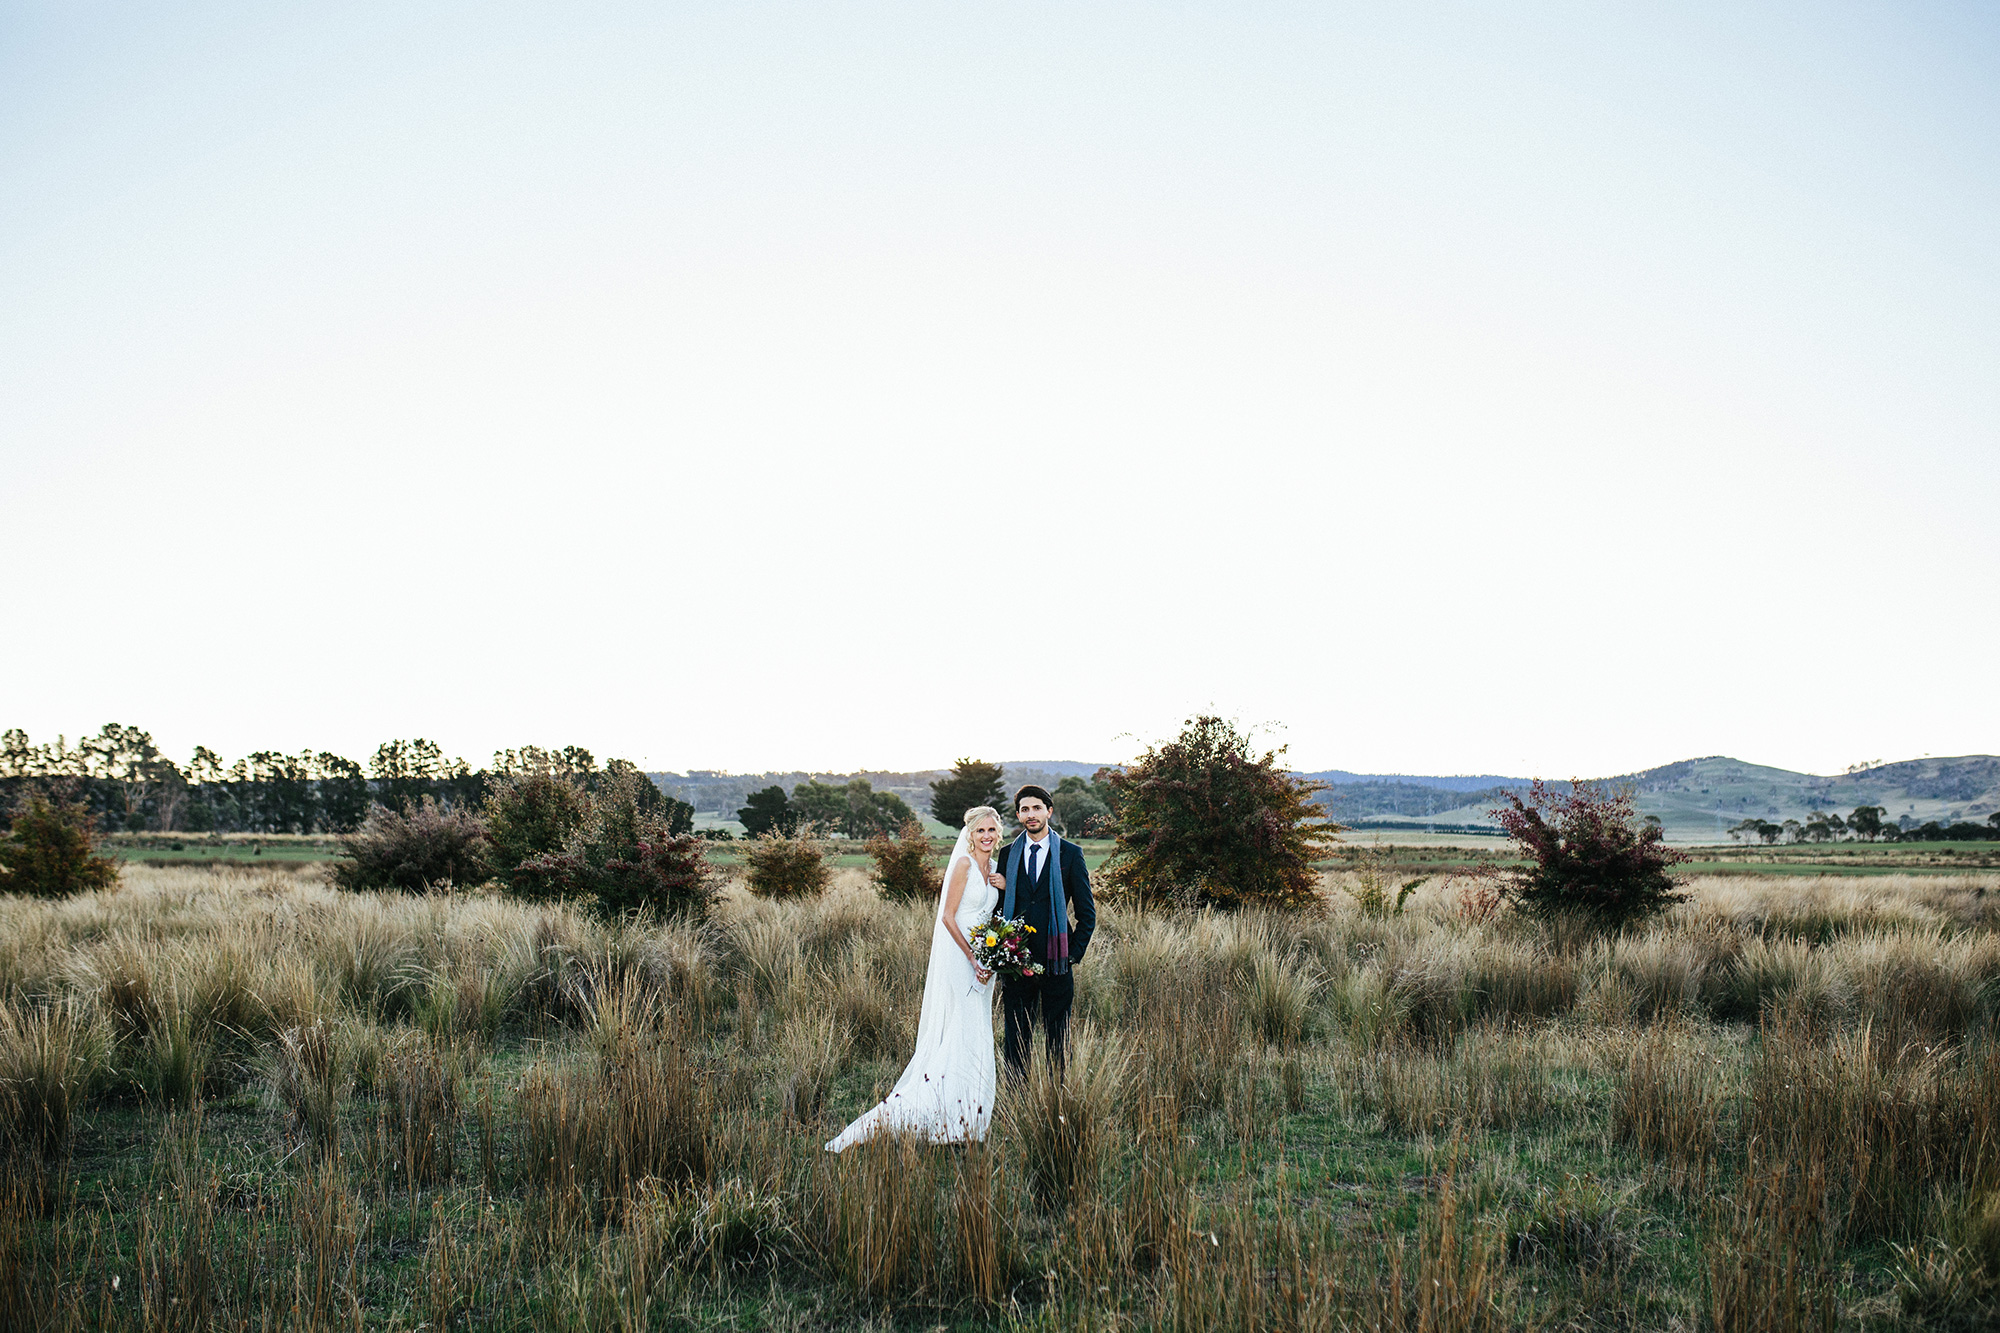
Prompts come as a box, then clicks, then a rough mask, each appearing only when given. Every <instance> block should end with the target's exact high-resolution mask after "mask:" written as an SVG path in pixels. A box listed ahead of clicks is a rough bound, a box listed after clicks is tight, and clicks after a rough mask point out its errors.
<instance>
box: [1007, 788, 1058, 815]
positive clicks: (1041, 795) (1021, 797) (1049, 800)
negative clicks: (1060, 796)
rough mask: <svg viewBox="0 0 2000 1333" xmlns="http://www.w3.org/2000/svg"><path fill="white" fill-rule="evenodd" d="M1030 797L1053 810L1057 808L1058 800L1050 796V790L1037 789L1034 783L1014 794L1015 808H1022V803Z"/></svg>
mask: <svg viewBox="0 0 2000 1333" xmlns="http://www.w3.org/2000/svg"><path fill="white" fill-rule="evenodd" d="M1030 796H1032V797H1034V798H1035V799H1036V800H1038V801H1040V802H1041V803H1042V804H1043V805H1046V806H1047V807H1048V808H1049V809H1051V810H1053V809H1055V808H1056V798H1055V797H1053V796H1051V795H1049V789H1048V788H1047V787H1037V786H1036V785H1035V784H1033V783H1032V782H1031V783H1029V784H1028V785H1027V786H1025V787H1023V788H1021V790H1019V791H1017V792H1015V793H1014V808H1015V809H1016V810H1019V809H1020V808H1021V802H1023V801H1025V800H1027V799H1028V798H1029V797H1030Z"/></svg>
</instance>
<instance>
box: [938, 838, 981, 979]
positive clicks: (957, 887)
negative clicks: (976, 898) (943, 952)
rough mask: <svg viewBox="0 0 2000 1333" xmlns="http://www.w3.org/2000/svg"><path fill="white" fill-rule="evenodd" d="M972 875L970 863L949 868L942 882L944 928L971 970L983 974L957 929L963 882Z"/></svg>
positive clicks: (968, 944)
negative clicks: (949, 872) (949, 933)
mask: <svg viewBox="0 0 2000 1333" xmlns="http://www.w3.org/2000/svg"><path fill="white" fill-rule="evenodd" d="M971 874H972V862H970V861H960V862H959V863H958V864H957V865H955V866H953V867H952V868H951V874H950V875H948V876H946V878H945V882H944V928H945V929H946V930H948V931H950V932H951V938H952V941H953V943H955V944H957V945H958V951H959V952H960V953H962V954H964V955H965V961H966V962H968V963H971V964H972V970H973V971H975V972H983V971H984V970H985V969H984V968H982V967H980V966H979V960H978V959H976V958H974V957H973V956H972V944H971V942H970V941H968V940H967V939H966V938H965V932H964V931H962V930H960V929H959V928H958V903H959V900H960V899H961V898H963V897H965V881H966V880H967V878H969V877H970V876H971Z"/></svg>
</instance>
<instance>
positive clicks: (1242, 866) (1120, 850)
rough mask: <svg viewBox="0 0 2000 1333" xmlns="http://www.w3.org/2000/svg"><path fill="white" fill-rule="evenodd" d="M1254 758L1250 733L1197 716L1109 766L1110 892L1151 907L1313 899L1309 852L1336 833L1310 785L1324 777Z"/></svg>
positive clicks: (1318, 850) (1315, 880)
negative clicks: (1119, 768) (1126, 763)
mask: <svg viewBox="0 0 2000 1333" xmlns="http://www.w3.org/2000/svg"><path fill="white" fill-rule="evenodd" d="M1283 753H1284V751H1283V750H1282V749H1280V750H1274V751H1269V752H1267V753H1265V754H1264V755H1263V757H1262V758H1259V757H1257V756H1256V755H1255V754H1254V753H1253V752H1252V750H1251V748H1250V738H1249V737H1248V736H1246V735H1244V734H1242V733H1241V732H1239V731H1237V730H1236V728H1235V726H1234V725H1232V724H1231V723H1228V722H1225V721H1223V720H1222V719H1221V718H1219V717H1198V718H1195V719H1193V720H1191V721H1190V722H1188V723H1187V725H1186V726H1185V727H1184V728H1183V729H1182V731H1181V734H1180V735H1179V736H1177V737H1175V738H1174V739H1173V740H1172V741H1169V742H1168V743H1166V744H1165V745H1159V746H1155V747H1153V748H1152V749H1149V750H1147V751H1146V753H1145V754H1144V755H1142V756H1141V757H1140V759H1139V762H1137V763H1136V764H1134V765H1132V767H1130V768H1128V769H1126V770H1124V771H1123V772H1120V773H1113V774H1110V775H1109V776H1108V778H1107V781H1108V782H1109V784H1110V788H1111V793H1112V798H1113V801H1114V804H1115V813H1116V816H1117V821H1118V846H1117V849H1116V850H1114V851H1113V852H1112V854H1111V858H1110V860H1109V861H1107V862H1106V863H1105V866H1104V876H1103V877H1104V882H1105V886H1106V889H1107V893H1106V896H1107V897H1115V898H1120V899H1125V900H1129V901H1132V902H1135V903H1139V904H1142V905H1148V906H1163V907H1164V906H1183V907H1220V908H1231V909H1233V908H1240V907H1252V906H1273V907H1293V908H1298V907H1311V906H1316V905H1317V904H1318V902H1319V892H1318V890H1319V874H1318V872H1317V871H1315V870H1314V869H1313V861H1314V860H1315V859H1316V858H1317V857H1319V856H1321V855H1323V854H1324V852H1325V849H1326V848H1327V846H1328V845H1329V844H1331V843H1332V842H1334V841H1335V840H1336V839H1337V837H1338V835H1339V832H1340V826H1339V825H1338V824H1334V823H1331V822H1330V821H1328V820H1327V819H1325V818H1324V815H1323V812H1322V811H1321V810H1320V808H1319V806H1318V805H1316V804H1315V803H1314V802H1313V799H1312V797H1313V793H1315V792H1317V791H1320V790H1322V788H1323V786H1324V784H1321V783H1316V782H1308V781H1306V780H1304V779H1302V778H1296V777H1293V776H1292V775H1291V774H1290V773H1287V772H1286V771H1285V770H1284V769H1282V768H1280V767H1279V765H1278V759H1279V756H1280V755H1282V754H1283Z"/></svg>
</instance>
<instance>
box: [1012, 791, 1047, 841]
mask: <svg viewBox="0 0 2000 1333" xmlns="http://www.w3.org/2000/svg"><path fill="white" fill-rule="evenodd" d="M1014 818H1015V819H1017V820H1019V821H1020V823H1021V827H1022V828H1024V829H1026V830H1027V831H1028V836H1029V837H1031V838H1039V837H1041V836H1042V830H1043V829H1045V828H1047V827H1048V826H1049V808H1048V807H1047V806H1046V805H1043V804H1042V798H1041V797H1039V796H1028V797H1024V798H1023V799H1022V801H1021V803H1020V804H1019V805H1017V806H1015V807H1014Z"/></svg>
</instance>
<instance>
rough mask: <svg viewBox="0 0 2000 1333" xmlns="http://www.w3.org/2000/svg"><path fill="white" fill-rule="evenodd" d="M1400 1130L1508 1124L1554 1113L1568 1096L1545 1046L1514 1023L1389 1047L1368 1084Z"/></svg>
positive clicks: (1387, 1121)
mask: <svg viewBox="0 0 2000 1333" xmlns="http://www.w3.org/2000/svg"><path fill="white" fill-rule="evenodd" d="M1364 1087H1365V1088H1366V1090H1367V1092H1368V1094H1369V1096H1370V1100H1371V1101H1372V1102H1373V1104H1374V1105H1375V1107H1376V1108H1377V1109H1378V1110H1379V1111H1380V1112H1381V1115H1382V1123H1383V1125H1384V1126H1385V1127H1386V1128H1388V1129H1390V1130H1392V1131H1395V1132H1400V1133H1421V1132H1427V1131H1428V1132H1435V1131H1439V1130H1449V1129H1452V1128H1454V1127H1460V1128H1463V1127H1481V1128H1507V1127H1510V1126H1514V1125H1518V1124H1523V1123H1527V1122H1530V1121H1534V1120H1541V1119H1546V1118H1549V1117H1550V1116H1552V1115H1554V1114H1555V1113H1556V1112H1557V1111H1558V1109H1559V1108H1561V1107H1562V1106H1563V1105H1564V1104H1565V1103H1566V1102H1567V1101H1568V1100H1569V1099H1568V1098H1567V1097H1566V1095H1565V1090H1564V1089H1563V1088H1562V1087H1561V1086H1560V1085H1558V1084H1557V1083H1556V1082H1555V1080H1554V1079H1553V1077H1552V1071H1551V1069H1550V1065H1549V1062H1548V1060H1547V1058H1546V1056H1545V1054H1544V1052H1543V1051H1542V1049H1541V1048H1540V1046H1539V1045H1538V1044H1537V1043H1536V1042H1535V1041H1533V1040H1532V1039H1530V1038H1527V1037H1525V1036H1524V1034H1522V1033H1520V1032H1519V1031H1517V1030H1515V1029H1511V1028H1485V1029H1479V1030H1476V1031H1472V1032H1467V1033H1464V1034H1462V1035H1460V1036H1459V1038H1458V1039H1457V1041H1455V1042H1454V1043H1453V1045H1452V1047H1451V1049H1450V1050H1449V1051H1447V1052H1440V1053H1437V1054H1435V1055H1433V1054H1431V1053H1429V1052H1427V1051H1396V1050H1390V1051H1384V1052H1381V1053H1378V1054H1377V1055H1376V1056H1375V1057H1374V1059H1373V1060H1372V1062H1371V1063H1370V1065H1369V1067H1368V1071H1367V1077H1366V1081H1365V1084H1364Z"/></svg>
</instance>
